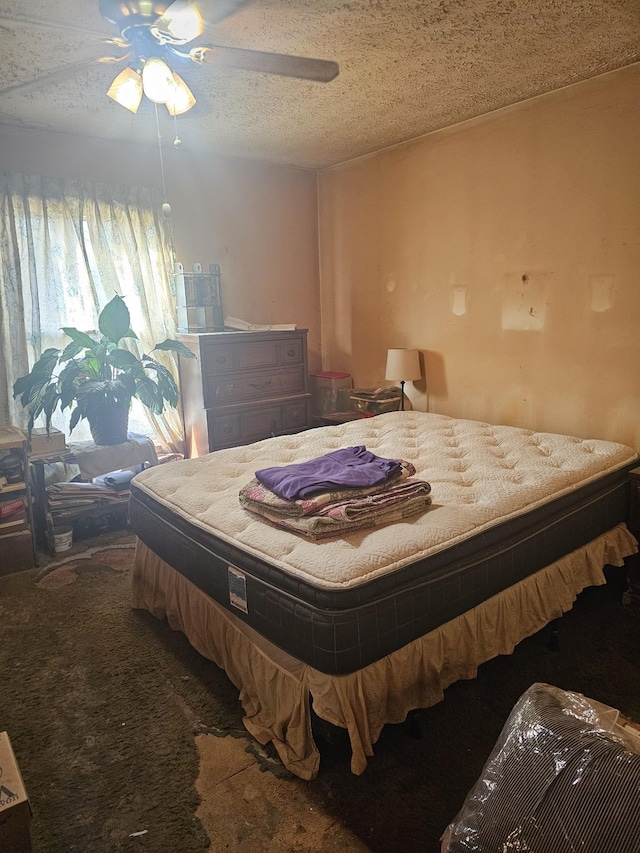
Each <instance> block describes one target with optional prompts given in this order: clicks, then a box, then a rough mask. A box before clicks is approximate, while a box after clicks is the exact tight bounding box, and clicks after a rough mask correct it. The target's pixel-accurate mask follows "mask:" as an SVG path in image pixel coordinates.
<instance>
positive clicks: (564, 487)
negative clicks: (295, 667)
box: [131, 412, 638, 672]
mask: <svg viewBox="0 0 640 853" xmlns="http://www.w3.org/2000/svg"><path fill="white" fill-rule="evenodd" d="M355 444H364V445H365V446H366V447H367V448H368V449H369V450H372V451H373V452H374V453H376V454H377V455H379V456H384V457H391V458H402V459H405V460H407V461H409V462H412V463H413V464H414V465H415V467H416V476H417V477H418V478H420V479H422V480H426V481H428V482H429V483H430V484H431V497H432V505H431V507H430V509H429V510H428V511H427V512H426V513H424V514H423V515H420V516H417V517H412V518H408V519H406V520H404V521H401V522H398V523H394V524H391V525H388V526H386V527H380V528H374V529H371V530H359V531H355V532H354V533H351V534H348V535H346V536H341V537H339V538H336V539H328V540H325V541H321V542H314V541H308V540H306V539H303V538H302V537H298V536H296V535H295V534H293V533H289V532H286V531H283V530H280V529H277V528H275V527H272V526H270V525H268V524H267V523H266V522H264V521H262V520H260V519H259V518H256V517H255V516H253V515H251V514H250V513H249V512H247V511H245V510H244V509H243V508H242V507H241V506H240V504H239V501H238V493H239V491H240V489H241V488H242V487H243V486H244V485H246V484H247V483H248V482H249V480H251V479H252V477H253V476H254V472H255V471H256V470H257V469H259V468H264V467H268V466H272V465H286V464H289V463H292V462H301V461H304V460H307V459H311V458H313V457H316V456H320V455H322V454H325V453H328V452H329V451H332V450H336V449H337V448H340V447H346V446H349V445H355ZM637 458H638V457H637V453H636V451H635V450H633V449H632V448H630V447H627V446H625V445H621V444H617V443H613V442H608V441H600V440H586V439H581V438H577V437H573V436H564V435H556V434H550V433H536V432H531V431H528V430H525V429H520V428H517V427H508V426H496V425H491V424H487V423H481V422H477V421H469V420H460V419H455V418H450V417H447V416H444V415H437V414H428V413H422V412H392V413H389V414H385V415H378V416H377V417H374V418H367V419H363V420H359V421H352V422H349V423H347V424H344V425H340V426H332V427H322V428H318V429H314V430H309V431H306V432H301V433H298V434H296V435H287V436H280V437H275V438H271V439H267V440H265V441H261V442H257V443H255V444H251V445H248V446H244V447H235V448H231V449H228V450H220V451H217V452H215V453H211V454H208V455H206V456H203V457H200V458H196V459H189V460H183V461H180V462H173V463H170V464H168V465H160V466H157V467H154V468H150V469H148V470H146V471H143V472H142V473H141V474H138V475H137V476H136V477H135V479H134V480H133V482H132V489H131V521H132V525H133V529H134V531H135V532H136V534H137V535H138V536H139V537H140V538H141V539H142V540H143V541H145V543H146V544H147V545H148V546H149V547H151V548H152V549H153V550H154V551H156V553H158V554H159V556H161V557H162V558H163V559H164V560H166V562H168V563H170V564H171V565H173V566H174V567H175V568H176V569H177V570H178V571H181V572H182V573H183V574H185V575H186V576H187V577H189V579H190V580H192V581H193V582H194V583H196V584H197V585H198V586H200V587H201V588H203V589H204V590H205V592H207V593H208V594H209V595H211V596H212V597H214V598H215V599H216V600H218V601H219V602H220V603H221V604H224V605H225V606H228V607H232V604H231V603H230V597H229V577H228V572H229V571H230V570H231V569H233V568H235V569H237V570H238V572H237V573H236V575H235V577H236V578H237V577H238V576H241V578H242V581H243V584H244V588H245V590H246V596H245V600H244V606H245V607H246V613H242V614H241V616H242V618H245V619H246V620H247V621H248V622H249V623H250V624H251V625H252V626H253V627H254V628H256V629H257V630H259V631H261V632H262V633H263V634H265V635H266V636H267V637H268V638H269V639H271V640H272V641H273V642H276V643H278V644H280V645H282V646H283V647H284V648H285V649H286V650H287V651H290V652H292V653H293V654H297V655H298V656H299V657H301V658H302V659H303V660H307V661H308V662H310V663H312V664H313V665H314V666H317V667H318V668H319V669H322V670H323V671H332V672H340V671H349V670H350V669H353V668H356V667H357V666H361V665H364V664H363V661H365V662H368V661H370V660H375V659H377V658H378V657H380V656H381V655H382V654H385V653H387V652H388V651H391V650H392V647H393V648H398V647H400V646H401V645H403V644H404V643H406V642H408V641H409V640H411V639H414V638H415V636H419V635H420V634H421V633H425V632H426V631H428V630H431V628H432V627H435V626H436V625H437V624H439V623H440V622H442V621H446V620H447V619H450V618H453V616H455V615H458V614H459V613H460V612H464V610H466V609H468V608H469V607H472V606H474V604H477V603H479V601H481V600H483V599H484V598H486V597H487V596H489V595H493V594H495V593H496V592H498V591H500V590H501V589H504V588H505V587H506V586H509V585H511V584H512V583H515V582H517V581H518V580H520V579H522V577H525V576H526V575H527V574H530V573H531V572H533V571H537V570H538V569H539V568H542V567H543V566H545V565H548V564H549V563H551V562H553V560H555V559H557V558H558V557H560V556H562V555H563V554H564V553H567V552H568V551H570V550H573V549H575V548H577V547H579V546H580V545H582V544H585V543H586V542H588V541H590V540H591V539H593V538H595V537H596V536H598V535H599V534H600V533H602V532H604V531H605V530H608V529H610V528H611V527H613V526H615V524H617V523H619V522H620V521H624V520H625V518H626V501H627V489H628V486H627V471H628V469H629V468H630V467H632V466H633V465H634V464H637ZM372 636H375V637H377V639H375V640H371V641H369V638H370V637H372ZM363 638H364V639H363ZM367 648H368V649H369V650H368V651H366V649H367Z"/></svg>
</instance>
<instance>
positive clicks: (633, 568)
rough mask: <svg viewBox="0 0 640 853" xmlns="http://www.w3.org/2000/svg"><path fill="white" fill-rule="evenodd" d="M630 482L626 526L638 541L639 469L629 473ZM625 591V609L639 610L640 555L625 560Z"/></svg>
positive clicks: (639, 536)
mask: <svg viewBox="0 0 640 853" xmlns="http://www.w3.org/2000/svg"><path fill="white" fill-rule="evenodd" d="M629 479H630V480H631V500H630V504H629V520H628V522H627V526H628V528H629V530H630V531H631V532H632V533H633V535H634V536H635V537H636V539H638V540H640V468H633V469H632V470H631V471H629ZM627 583H628V586H627V589H626V591H625V593H624V595H623V596H622V603H623V604H624V606H625V607H633V608H637V609H640V554H634V556H633V557H629V558H628V560H627Z"/></svg>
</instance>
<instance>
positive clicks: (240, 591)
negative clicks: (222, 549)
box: [227, 566, 249, 613]
mask: <svg viewBox="0 0 640 853" xmlns="http://www.w3.org/2000/svg"><path fill="white" fill-rule="evenodd" d="M227 570H228V572H229V601H230V603H231V604H233V606H234V607H237V608H238V610H242V612H243V613H248V612H249V608H248V607H247V576H246V575H245V573H244V572H241V571H240V570H239V569H234V567H233V566H227Z"/></svg>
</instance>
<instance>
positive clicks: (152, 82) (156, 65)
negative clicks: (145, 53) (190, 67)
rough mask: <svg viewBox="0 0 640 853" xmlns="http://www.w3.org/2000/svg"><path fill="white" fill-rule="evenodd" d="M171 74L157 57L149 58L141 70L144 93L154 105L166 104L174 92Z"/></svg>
mask: <svg viewBox="0 0 640 853" xmlns="http://www.w3.org/2000/svg"><path fill="white" fill-rule="evenodd" d="M175 85H176V84H175V82H174V80H173V74H172V72H171V69H170V68H169V66H168V65H167V63H166V62H165V61H164V60H162V59H160V58H159V57H158V56H150V57H149V59H147V60H146V62H145V63H144V67H143V69H142V87H143V89H144V93H145V95H146V96H147V98H149V100H150V101H153V102H154V103H155V104H166V103H167V101H170V100H171V98H172V97H173V94H174V91H175Z"/></svg>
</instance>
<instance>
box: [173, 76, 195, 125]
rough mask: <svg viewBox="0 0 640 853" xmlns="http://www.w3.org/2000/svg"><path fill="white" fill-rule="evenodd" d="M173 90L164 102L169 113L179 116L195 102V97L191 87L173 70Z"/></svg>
mask: <svg viewBox="0 0 640 853" xmlns="http://www.w3.org/2000/svg"><path fill="white" fill-rule="evenodd" d="M173 82H174V90H173V95H172V97H171V98H170V99H169V100H168V101H167V102H166V107H167V109H168V110H169V115H172V116H179V115H181V114H182V113H186V112H187V111H188V110H190V109H191V107H192V106H193V105H194V104H195V102H196V99H195V96H194V94H193V92H192V91H191V89H190V88H189V87H188V86H187V84H186V83H185V82H184V80H183V79H182V77H180V75H179V74H176V72H175V71H174V72H173Z"/></svg>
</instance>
